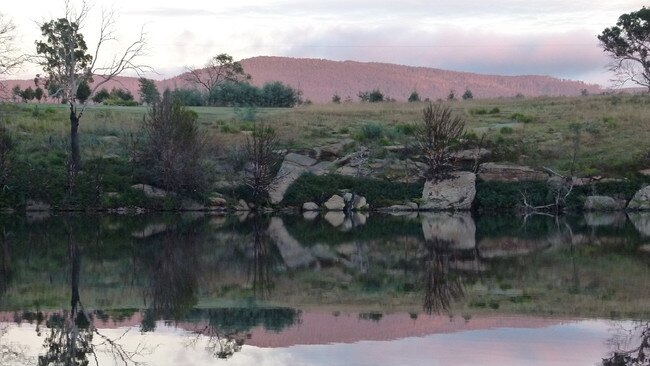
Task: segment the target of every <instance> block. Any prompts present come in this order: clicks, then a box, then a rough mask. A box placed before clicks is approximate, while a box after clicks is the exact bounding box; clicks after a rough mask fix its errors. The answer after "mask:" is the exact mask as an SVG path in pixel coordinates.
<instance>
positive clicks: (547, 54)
mask: <svg viewBox="0 0 650 366" xmlns="http://www.w3.org/2000/svg"><path fill="white" fill-rule="evenodd" d="M283 55H286V56H294V57H317V58H328V59H335V60H355V61H378V62H389V63H398V64H405V65H411V66H426V67H436V68H442V69H449V70H456V71H468V72H477V73H485V74H500V75H530V74H536V75H540V74H541V75H551V76H556V77H562V78H573V77H575V76H577V75H584V74H587V73H593V72H595V70H598V69H602V68H603V66H604V65H605V64H606V63H607V58H606V56H605V55H604V53H603V52H602V50H601V49H600V47H599V45H598V41H597V39H596V37H595V35H593V34H589V33H588V32H585V31H574V32H566V33H558V34H541V35H508V34H501V33H492V32H480V31H467V30H464V29H459V28H449V27H448V28H444V29H443V30H440V31H417V30H414V29H413V28H412V27H410V26H408V25H405V26H403V27H391V28H374V29H367V28H359V27H339V28H337V29H329V30H327V31H323V32H317V33H312V34H311V35H307V36H304V37H303V38H302V39H300V40H294V41H293V44H289V43H287V47H286V49H285V50H284V51H283Z"/></svg>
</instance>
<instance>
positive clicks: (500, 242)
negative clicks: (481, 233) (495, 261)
mask: <svg viewBox="0 0 650 366" xmlns="http://www.w3.org/2000/svg"><path fill="white" fill-rule="evenodd" d="M550 245H551V244H550V242H549V239H547V240H532V239H521V238H515V237H500V238H486V239H482V240H481V241H479V243H478V252H479V255H480V256H481V258H499V257H514V256H518V255H526V254H530V253H533V252H536V251H539V250H542V249H544V248H547V247H549V246H550Z"/></svg>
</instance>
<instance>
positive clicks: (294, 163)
mask: <svg viewBox="0 0 650 366" xmlns="http://www.w3.org/2000/svg"><path fill="white" fill-rule="evenodd" d="M314 164H316V160H314V159H312V158H310V157H309V156H305V155H300V154H294V153H289V154H287V155H286V156H285V157H284V161H283V162H282V165H281V166H280V170H279V171H278V175H277V179H276V183H275V184H274V185H273V187H271V189H269V197H270V198H271V203H274V204H276V203H280V202H281V201H282V199H283V198H284V194H285V193H286V192H287V189H288V188H289V186H290V185H291V183H293V182H294V181H295V180H296V179H298V177H300V176H301V175H302V174H303V173H305V172H307V171H309V167H311V166H312V165H314Z"/></svg>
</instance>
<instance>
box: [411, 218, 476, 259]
mask: <svg viewBox="0 0 650 366" xmlns="http://www.w3.org/2000/svg"><path fill="white" fill-rule="evenodd" d="M420 216H421V217H422V232H423V233H424V239H425V240H426V241H427V242H428V243H435V244H437V245H439V246H442V247H443V248H448V249H455V250H468V249H474V248H475V247H476V224H475V222H474V219H473V218H472V215H471V214H470V213H469V212H453V213H452V212H422V213H421V214H420Z"/></svg>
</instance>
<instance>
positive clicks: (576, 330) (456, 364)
mask: <svg viewBox="0 0 650 366" xmlns="http://www.w3.org/2000/svg"><path fill="white" fill-rule="evenodd" d="M611 324H612V323H611V322H607V321H598V320H588V321H580V322H576V323H569V324H561V325H555V326H549V327H544V328H534V329H526V328H499V329H490V330H472V331H465V332H458V333H446V334H434V335H429V336H425V337H412V338H404V339H399V340H395V341H361V342H357V343H352V344H327V345H300V346H292V347H287V348H259V347H253V346H244V348H243V350H242V351H241V352H239V353H236V354H235V355H234V356H233V357H232V358H231V359H229V360H227V361H224V360H216V359H215V358H214V357H212V356H211V355H210V354H208V352H207V351H206V350H205V343H203V342H201V341H199V342H198V343H196V344H195V345H193V346H192V345H191V344H192V340H193V339H194V338H193V337H192V336H191V335H189V334H188V333H186V332H182V331H180V330H176V329H173V328H170V327H165V326H163V324H162V323H159V327H158V328H157V330H156V332H154V333H149V334H146V335H141V334H140V333H139V332H138V330H137V328H133V329H132V330H131V331H130V332H129V333H127V335H126V336H125V337H124V338H123V344H125V345H126V347H127V348H129V347H136V346H137V345H138V344H140V343H142V344H144V345H147V346H149V347H150V348H151V349H152V350H153V351H152V353H151V354H150V355H148V356H146V357H145V358H144V359H143V360H146V361H147V362H148V364H149V365H197V366H201V365H215V364H228V365H233V366H244V365H246V366H248V365H254V366H275V365H310V366H311V365H313V366H317V365H391V366H396V365H427V366H431V365H453V366H461V365H487V366H490V365H500V366H504V365H594V364H597V363H598V362H599V361H600V360H601V359H602V358H603V357H605V356H606V354H607V353H608V351H609V350H608V349H607V346H606V343H605V342H606V341H607V340H608V339H609V338H610V337H611V336H612V334H611V332H610V330H611ZM624 325H625V324H624ZM101 332H102V334H105V335H107V336H110V337H118V336H120V335H121V334H122V333H123V332H124V329H121V330H120V329H107V330H102V331H101ZM44 333H45V332H44ZM44 335H45V334H44ZM42 341H43V339H42V338H38V337H37V336H36V332H35V331H34V328H33V327H32V326H30V325H23V326H21V327H13V328H11V330H10V331H9V332H8V333H7V335H6V336H5V337H4V338H3V339H2V342H3V344H6V343H7V342H14V343H16V344H22V345H24V346H26V347H28V353H29V354H31V355H33V356H34V357H36V354H37V352H38V351H39V350H40V346H41V344H42ZM153 346H155V348H154V347H153ZM102 359H103V360H105V361H100V365H110V364H112V363H111V362H107V361H106V360H108V358H107V355H101V354H100V360H102Z"/></svg>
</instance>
